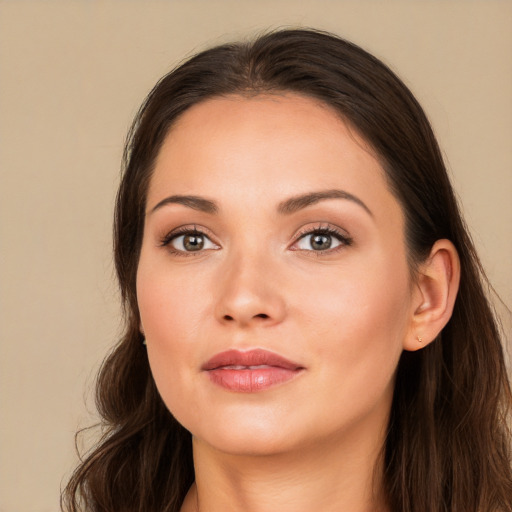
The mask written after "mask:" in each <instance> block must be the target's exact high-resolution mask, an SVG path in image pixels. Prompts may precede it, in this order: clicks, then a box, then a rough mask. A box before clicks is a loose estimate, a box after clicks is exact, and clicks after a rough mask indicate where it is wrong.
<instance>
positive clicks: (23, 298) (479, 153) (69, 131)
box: [0, 0, 512, 512]
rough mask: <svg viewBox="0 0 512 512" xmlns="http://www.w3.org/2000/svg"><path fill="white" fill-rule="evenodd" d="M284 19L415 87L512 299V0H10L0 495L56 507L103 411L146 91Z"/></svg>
mask: <svg viewBox="0 0 512 512" xmlns="http://www.w3.org/2000/svg"><path fill="white" fill-rule="evenodd" d="M284 25H302V26H303V25H307V26H314V27H319V28H323V29H327V30H331V31H334V32H337V33H339V34H341V35H343V36H345V37H347V38H349V39H353V40H354V41H355V42H357V43H359V44H361V45H362V46H364V47H365V48H367V49H368V50H370V51H372V52H373V53H375V54H376V55H377V56H379V57H381V58H383V59H384V60H385V61H386V62H387V63H388V64H390V65H391V67H392V68H393V69H395V70H397V71H398V73H399V75H400V76H401V77H402V78H403V79H404V80H405V82H406V83H407V84H408V85H409V86H410V87H411V88H412V90H413V92H414V93H415V94H416V95H417V97H418V99H419V100H420V102H421V103H422V104H423V105H424V107H425V108H426V110H427V112H428V114H429V115H430V117H431V120H432V122H433V125H434V129H435V131H436V132H437V134H438V137H439V139H440V142H441V146H442V148H443V151H444V153H445V156H446V160H447V162H448V165H449V168H450V169H451V172H452V173H453V181H454V184H455V187H456V189H457V191H458V194H459V195H460V197H461V201H462V203H463V206H464V210H465V211H466V214H467V220H468V223H469V225H470V227H471V230H472V232H473V235H474V238H475V241H476V243H477V246H478V248H479V249H480V251H481V255H482V258H483V261H484V265H485V267H486V269H487V270H488V273H489V275H490V277H491V280H492V282H493V283H494V284H495V287H496V289H497V290H498V292H499V293H500V294H501V296H502V298H503V299H504V301H505V302H506V303H507V304H508V306H509V307H510V306H511V305H512V263H511V255H512V228H511V226H512V201H511V197H512V149H511V141H512V2H510V1H506V0H504V1H486V0H481V1H474V0H459V1H451V0H439V1H434V0H430V1H423V2H419V1H413V0H402V1H398V0H396V1H395V0H392V1H386V2H382V1H381V2H378V1H369V0H368V1H366V0H362V1H358V2H356V1H326V0H322V1H279V0H278V1H276V0H273V1H249V0H245V1H226V0H225V1H191V0H188V1H184V0H182V1H142V0H141V1H129V0H126V1H121V0H118V1H117V2H113V1H96V2H95V1H85V0H84V1H76V0H75V1H72V0H68V1H60V2H55V1H42V0H39V1H24V0H12V1H1V0H0V171H1V184H0V214H1V225H0V230H1V231H0V258H1V267H0V283H1V284H0V286H1V296H0V301H1V302H0V307H1V310H0V314H1V318H0V333H1V354H0V355H1V368H0V370H1V374H0V379H1V381H0V385H1V444H0V457H1V460H0V470H1V474H0V482H1V484H0V485H1V487H0V511H1V512H50V511H55V510H57V503H58V494H59V486H60V484H61V480H62V479H63V478H64V476H65V475H67V474H69V472H70V470H71V468H72V467H73V465H74V464H75V462H76V458H75V454H74V447H73V433H74V431H75V430H76V428H77V427H78V426H85V425H87V424H88V423H90V422H91V421H92V419H93V416H92V415H91V412H92V411H93V407H92V401H91V399H90V397H91V386H92V382H93V376H94V372H95V370H96V368H97V365H98V363H99V361H100V360H101V358H102V357H103V355H104V354H105V352H106V350H107V349H108V347H110V346H111V344H112V343H113V341H114V340H115V338H116V334H117V332H118V329H119V312H118V305H117V300H116V286H115V284H114V281H113V277H112V276H113V272H112V258H111V250H110V249H111V242H110V228H111V216H112V205H113V197H114V193H115V189H116V185H117V182H118V168H119V160H120V155H121V149H122V143H123V139H124V135H125V133H126V130H127V127H128V125H129V123H130V120H131V118H132V116H133V114H134V113H135V111H136V109H137V107H138V105H139V104H140V102H141V101H142V99H143V97H144V95H145V94H146V93H147V92H148V90H149V89H150V88H151V87H152V85H153V84H154V82H155V81H156V80H157V79H158V78H159V77H160V76H161V75H162V74H163V73H164V72H166V71H167V70H169V69H170V68H171V67H172V65H174V64H175V63H176V62H178V61H179V60H181V59H182V58H183V57H184V56H186V55H190V54H191V53H192V52H194V51H197V50H199V49H202V48H204V47H205V46H207V45H211V44H215V43H220V42H222V41H225V40H228V39H233V38H239V37H241V36H245V35H248V34H254V33H255V32H256V31H260V30H262V29H265V28H269V27H273V28H275V27H279V26H284ZM86 402H87V406H86V405H85V403H86Z"/></svg>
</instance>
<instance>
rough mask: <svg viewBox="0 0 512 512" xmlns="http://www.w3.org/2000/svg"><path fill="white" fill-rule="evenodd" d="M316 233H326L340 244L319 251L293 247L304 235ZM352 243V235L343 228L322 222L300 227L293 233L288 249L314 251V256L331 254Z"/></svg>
mask: <svg viewBox="0 0 512 512" xmlns="http://www.w3.org/2000/svg"><path fill="white" fill-rule="evenodd" d="M318 233H320V234H326V235H329V236H332V237H334V238H336V239H337V240H338V241H339V242H340V245H338V246H336V247H334V248H332V249H331V248H329V249H325V250H320V251H315V250H313V249H298V248H295V249H294V248H293V246H294V245H296V244H297V243H298V242H299V241H300V240H302V239H303V238H305V237H306V236H309V235H314V234H318ZM352 243H353V239H352V237H351V236H350V235H349V234H348V233H347V232H346V231H345V230H344V229H341V228H339V227H336V226H333V225H332V224H329V223H325V222H324V223H318V224H317V225H316V226H311V225H308V226H306V227H303V228H301V229H300V230H299V232H298V233H296V234H295V236H294V241H293V244H292V245H291V247H290V250H292V251H303V252H309V253H314V254H315V255H316V256H321V255H323V254H332V253H334V252H337V251H338V250H341V249H343V248H345V247H347V246H350V245H352Z"/></svg>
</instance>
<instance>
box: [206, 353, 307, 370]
mask: <svg viewBox="0 0 512 512" xmlns="http://www.w3.org/2000/svg"><path fill="white" fill-rule="evenodd" d="M225 366H247V367H250V366H275V367H278V368H284V369H286V370H300V369H302V368H303V367H302V366H301V365H300V364H298V363H295V362H293V361H290V360H289V359H286V358H284V357H282V356H280V355H278V354H275V353H274V352H270V351H268V350H263V349H254V350H247V351H241V350H226V351H225V352H220V353H218V354H216V355H214V356H213V357H212V358H211V359H209V360H208V361H207V362H206V363H205V364H204V365H203V366H202V367H201V369H202V370H205V371H207V370H215V369H217V368H222V367H225Z"/></svg>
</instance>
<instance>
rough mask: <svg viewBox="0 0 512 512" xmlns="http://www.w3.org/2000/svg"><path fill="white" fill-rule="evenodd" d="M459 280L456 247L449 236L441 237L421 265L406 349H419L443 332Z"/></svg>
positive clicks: (415, 288) (405, 342) (405, 341)
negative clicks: (446, 238)
mask: <svg viewBox="0 0 512 512" xmlns="http://www.w3.org/2000/svg"><path fill="white" fill-rule="evenodd" d="M459 281H460V260H459V255H458V254H457V249H455V246H454V245H453V243H452V242H450V241H449V240H445V239H443V240H438V241H437V242H436V243H435V244H434V245H433V246H432V250H431V251H430V255H429V257H428V258H427V260H426V261H425V262H424V263H422V264H421V265H420V267H419V269H418V275H417V279H416V282H415V284H414V291H413V303H412V317H411V323H410V326H409V331H408V333H407V336H406V339H405V340H404V350H409V351H414V350H419V349H421V348H423V347H425V346H426V345H428V344H429V343H431V342H432V341H433V340H434V339H435V338H436V336H437V335H438V334H439V333H440V332H441V330H442V329H443V327H444V326H445V325H446V324H447V323H448V320H450V317H451V316H452V312H453V305H454V304H455V298H456V297H457V291H458V289H459Z"/></svg>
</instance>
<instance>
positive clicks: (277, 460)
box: [182, 429, 387, 512]
mask: <svg viewBox="0 0 512 512" xmlns="http://www.w3.org/2000/svg"><path fill="white" fill-rule="evenodd" d="M363 430H364V429H363ZM340 437H341V436H340ZM342 437H343V440H340V439H336V440H332V439H329V440H325V441H324V442H321V443H316V444H315V445H314V446H308V447H301V449H300V450H297V451H295V452H289V453H279V454H273V455H257V456H249V455H233V454H227V453H224V452H220V451H218V450H216V449H215V448H213V447H211V446H210V445H207V444H206V443H204V442H202V441H200V440H197V439H195V438H194V440H193V448H194V466H195V473H196V481H195V483H194V485H193V486H192V488H191V489H190V491H189V493H188V495H187V498H186V500H185V503H184V506H183V508H182V512H221V511H222V512H239V511H241V510H243V511H244V512H275V511H276V510H279V511H280V512H292V511H293V512H302V511H304V512H305V511H311V510H322V512H339V511H343V510H347V511H350V512H377V511H378V512H384V511H385V510H387V509H386V507H385V506H384V505H383V504H384V503H385V500H384V499H383V497H382V494H383V493H382V457H381V454H382V446H383V442H384V435H383V433H381V435H380V436H373V437H372V436H368V433H367V432H364V431H361V430H359V431H357V432H354V433H352V435H347V434H346V433H344V435H343V436H342ZM333 447H335V449H333Z"/></svg>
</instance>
